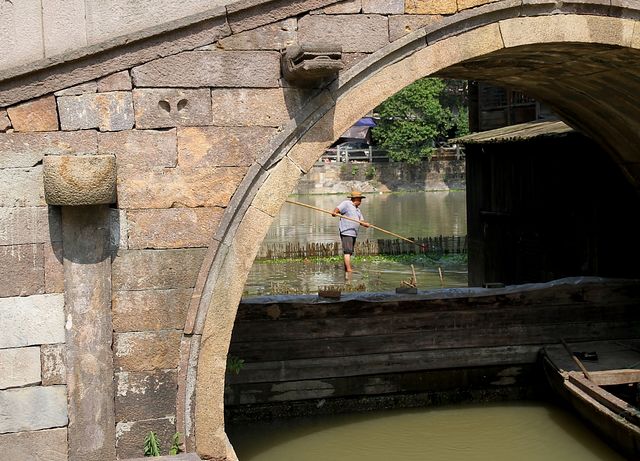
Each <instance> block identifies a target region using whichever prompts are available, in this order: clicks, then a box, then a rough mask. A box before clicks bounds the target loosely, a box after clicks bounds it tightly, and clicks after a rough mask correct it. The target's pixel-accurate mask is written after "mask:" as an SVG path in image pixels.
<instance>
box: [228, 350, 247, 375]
mask: <svg viewBox="0 0 640 461" xmlns="http://www.w3.org/2000/svg"><path fill="white" fill-rule="evenodd" d="M242 367H244V360H243V359H241V358H239V357H235V356H233V355H230V356H229V357H227V372H229V373H233V374H236V375H237V374H240V370H242Z"/></svg>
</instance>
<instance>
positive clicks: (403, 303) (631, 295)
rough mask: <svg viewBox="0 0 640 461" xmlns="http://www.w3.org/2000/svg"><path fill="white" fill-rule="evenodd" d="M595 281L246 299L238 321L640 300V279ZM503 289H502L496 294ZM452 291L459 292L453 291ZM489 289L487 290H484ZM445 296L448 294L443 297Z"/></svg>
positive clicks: (618, 303) (620, 303) (634, 303)
mask: <svg viewBox="0 0 640 461" xmlns="http://www.w3.org/2000/svg"><path fill="white" fill-rule="evenodd" d="M592 285H595V284H586V285H579V286H569V287H567V286H566V285H560V286H551V287H549V288H542V289H537V290H534V289H529V290H523V291H517V292H511V293H502V294H500V292H499V291H498V290H489V291H486V290H480V291H478V289H455V290H452V289H446V290H444V291H443V292H442V295H440V296H441V297H438V298H436V296H438V294H439V291H438V290H434V291H433V292H432V294H431V295H418V296H417V297H413V298H412V299H410V300H407V299H404V300H402V299H398V298H387V299H380V297H377V298H375V297H371V298H369V299H367V298H359V299H353V300H347V301H340V302H334V303H327V302H322V301H319V300H318V298H317V297H316V296H302V297H295V298H292V297H288V298H286V297H269V298H258V299H256V300H251V298H249V299H245V300H243V301H242V302H241V303H240V305H239V307H238V313H237V317H236V319H237V321H246V320H270V319H275V318H278V319H282V320H285V319H296V320H302V319H320V318H327V317H340V318H342V317H365V316H368V315H370V314H372V313H376V314H388V315H391V314H395V313H409V312H424V311H425V310H432V311H445V312H446V311H451V310H466V309H476V308H478V307H483V308H492V309H495V310H501V309H505V308H511V307H513V308H520V309H537V308H543V307H549V306H558V307H562V306H570V305H574V306H575V305H581V304H583V305H585V306H586V305H590V306H600V307H602V308H603V309H607V308H609V307H610V306H625V305H626V306H636V307H637V299H640V287H639V286H638V285H640V284H635V285H633V284H631V286H629V285H630V284H629V283H626V284H624V283H622V282H617V281H612V282H611V285H607V286H605V287H603V286H601V285H595V286H592ZM496 292H497V293H496ZM452 293H456V294H455V295H454V296H452ZM480 293H484V294H482V295H481V294H480ZM442 296H445V297H442Z"/></svg>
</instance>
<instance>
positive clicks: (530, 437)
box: [228, 403, 624, 461]
mask: <svg viewBox="0 0 640 461" xmlns="http://www.w3.org/2000/svg"><path fill="white" fill-rule="evenodd" d="M228 432H229V437H230V439H231V442H232V444H233V446H234V448H235V450H236V453H237V454H238V457H239V459H240V461H329V460H331V461H360V460H362V461H414V460H415V461H417V460H420V461H427V460H429V461H431V460H432V461H469V460H473V461H485V460H486V461H555V460H557V461H573V460H576V461H578V460H579V461H592V460H593V461H595V460H608V461H619V460H623V459H624V458H623V457H621V456H620V455H618V454H617V453H616V452H615V451H613V450H612V449H611V448H610V447H609V446H607V445H606V444H605V443H604V442H602V441H601V440H600V439H599V438H598V437H597V436H595V435H594V434H593V433H592V432H591V431H590V430H589V429H587V428H586V427H585V426H584V425H583V424H582V423H581V422H580V421H579V420H578V419H577V418H576V417H575V416H573V415H572V414H569V413H567V412H565V411H564V410H562V409H559V408H556V407H553V406H547V405H542V404H527V403H509V404H495V405H483V406H469V405H463V406H452V407H444V408H435V409H417V410H416V409H412V410H393V411H385V412H374V413H363V414H352V415H338V416H331V417H316V418H314V419H292V420H288V421H283V422H278V423H269V424H256V425H251V426H244V427H238V428H230V429H229V431H228Z"/></svg>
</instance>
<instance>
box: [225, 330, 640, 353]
mask: <svg viewBox="0 0 640 461" xmlns="http://www.w3.org/2000/svg"><path fill="white" fill-rule="evenodd" d="M634 328H635V330H634ZM638 328H640V322H639V321H636V322H603V323H599V322H590V323H562V324H554V325H512V326H507V327H500V328H473V327H470V328H459V329H451V330H445V331H438V330H431V331H418V332H409V333H401V334H391V335H377V336H359V337H342V338H330V339H308V340H305V339H303V340H291V341H264V342H232V343H231V345H230V352H229V353H230V354H231V355H235V356H237V357H240V358H242V359H244V360H245V361H247V362H249V361H251V362H256V361H271V360H283V359H303V358H314V357H342V356H352V355H359V354H375V353H380V352H407V351H416V350H437V349H445V348H450V347H490V346H505V345H510V344H538V345H540V347H542V345H544V344H549V343H555V342H557V341H558V338H563V337H564V338H567V339H569V340H587V339H588V340H597V339H604V338H627V337H630V335H633V334H634V331H637V329H638Z"/></svg>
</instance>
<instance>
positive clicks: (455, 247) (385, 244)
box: [256, 235, 467, 259]
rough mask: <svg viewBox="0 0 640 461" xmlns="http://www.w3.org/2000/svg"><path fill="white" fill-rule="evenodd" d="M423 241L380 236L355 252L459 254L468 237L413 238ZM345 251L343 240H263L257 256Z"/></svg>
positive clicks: (360, 244) (307, 255)
mask: <svg viewBox="0 0 640 461" xmlns="http://www.w3.org/2000/svg"><path fill="white" fill-rule="evenodd" d="M411 240H413V241H415V242H416V243H418V244H420V245H424V246H426V249H424V248H421V247H419V246H418V245H412V244H411V243H408V242H405V241H402V240H399V239H395V240H394V239H377V240H363V241H356V247H355V254H356V255H357V256H374V255H403V254H433V255H442V254H460V253H466V252H467V237H466V236H463V237H460V236H442V235H440V236H437V237H422V238H412V239H411ZM338 255H342V248H341V247H340V243H338V242H331V243H315V242H308V243H300V242H284V243H268V244H262V246H261V247H260V250H259V251H258V254H257V256H256V258H257V259H280V258H290V259H293V258H311V257H329V256H338Z"/></svg>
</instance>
